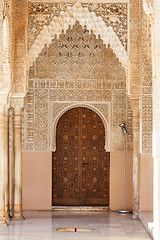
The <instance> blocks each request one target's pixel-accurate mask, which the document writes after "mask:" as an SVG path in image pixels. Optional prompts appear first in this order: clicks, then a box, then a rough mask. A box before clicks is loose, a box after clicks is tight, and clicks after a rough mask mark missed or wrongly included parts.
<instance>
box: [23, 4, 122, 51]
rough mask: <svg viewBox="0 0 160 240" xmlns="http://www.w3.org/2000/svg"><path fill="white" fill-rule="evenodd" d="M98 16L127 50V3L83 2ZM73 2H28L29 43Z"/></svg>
mask: <svg viewBox="0 0 160 240" xmlns="http://www.w3.org/2000/svg"><path fill="white" fill-rule="evenodd" d="M81 5H82V6H83V8H88V10H89V11H90V12H94V13H95V14H96V15H97V16H98V17H99V16H100V17H102V19H103V21H104V22H105V24H106V26H107V27H109V26H111V27H112V28H113V30H114V32H115V33H116V34H117V36H118V37H119V39H120V41H121V43H122V45H123V46H124V48H125V49H126V50H127V3H94V4H93V3H81ZM72 6H73V3H33V2H29V3H28V15H29V17H28V44H29V47H30V46H31V45H32V43H33V41H34V40H35V39H36V37H37V36H38V34H39V33H40V31H41V30H42V28H43V27H44V25H49V23H50V22H51V21H52V19H53V17H58V16H59V14H60V12H61V11H63V12H65V11H66V9H67V7H72Z"/></svg>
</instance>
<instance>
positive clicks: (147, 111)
mask: <svg viewBox="0 0 160 240" xmlns="http://www.w3.org/2000/svg"><path fill="white" fill-rule="evenodd" d="M151 42H152V40H151V20H150V17H149V16H148V15H147V14H146V13H145V10H144V9H142V152H143V153H151V152H152V56H151Z"/></svg>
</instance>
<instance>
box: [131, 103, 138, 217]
mask: <svg viewBox="0 0 160 240" xmlns="http://www.w3.org/2000/svg"><path fill="white" fill-rule="evenodd" d="M131 106H132V110H133V218H137V217H138V214H139V201H140V199H139V190H140V189H139V187H140V186H139V181H140V154H139V150H140V147H139V146H140V135H139V134H140V128H139V99H132V100H131Z"/></svg>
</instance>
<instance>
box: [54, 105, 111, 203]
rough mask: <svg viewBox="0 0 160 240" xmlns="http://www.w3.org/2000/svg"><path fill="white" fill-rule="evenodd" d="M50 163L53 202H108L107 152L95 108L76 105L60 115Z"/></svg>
mask: <svg viewBox="0 0 160 240" xmlns="http://www.w3.org/2000/svg"><path fill="white" fill-rule="evenodd" d="M52 166H53V167H52V170H53V174H52V176H53V185H52V186H53V195H52V196H53V198H52V199H53V200H52V203H53V205H105V206H108V205H109V153H106V152H105V149H104V125H103V122H102V120H101V119H100V117H99V116H98V115H97V114H96V113H95V112H93V111H92V110H90V109H88V108H84V107H78V108H73V109H71V110H69V111H67V112H65V113H64V114H63V115H62V117H61V118H60V119H59V121H58V124H57V149H56V152H54V153H53V164H52Z"/></svg>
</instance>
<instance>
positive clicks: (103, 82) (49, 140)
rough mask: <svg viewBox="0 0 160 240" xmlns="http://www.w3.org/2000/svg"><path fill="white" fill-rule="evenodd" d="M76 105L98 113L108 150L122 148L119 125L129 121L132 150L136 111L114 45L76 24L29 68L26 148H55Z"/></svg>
mask: <svg viewBox="0 0 160 240" xmlns="http://www.w3.org/2000/svg"><path fill="white" fill-rule="evenodd" d="M75 106H86V107H89V108H91V109H93V110H95V111H96V112H97V113H98V114H99V115H100V117H101V118H102V120H103V122H104V125H105V133H106V146H105V147H106V150H108V151H121V150H123V136H122V134H121V129H120V127H119V126H118V125H119V124H120V123H122V122H126V123H127V129H128V135H127V144H126V145H127V150H128V151H132V111H131V106H130V101H129V99H128V98H127V95H126V75H125V70H124V68H123V67H122V64H121V63H120V62H119V60H118V59H117V58H116V55H115V54H114V53H113V50H112V49H111V48H110V46H107V47H106V45H105V44H104V43H103V41H102V40H101V39H100V38H98V39H97V38H96V36H95V35H94V34H93V32H91V33H89V31H88V30H87V29H86V28H85V27H82V26H81V25H80V24H79V22H78V21H77V22H76V23H75V25H74V26H73V27H72V28H71V27H69V29H68V30H66V33H64V32H63V31H62V33H61V34H60V35H59V38H58V39H57V38H56V37H55V38H53V39H52V42H51V44H50V45H49V46H47V44H46V45H45V46H44V48H43V49H42V51H41V53H40V54H39V55H38V57H37V58H36V60H35V61H34V63H33V65H32V66H31V67H30V71H29V86H28V93H27V96H26V99H25V109H24V114H25V115H24V121H25V122H24V134H25V136H26V137H25V139H24V150H25V151H49V150H55V130H56V123H57V121H58V118H59V117H60V116H61V114H62V113H63V112H65V111H66V110H67V109H69V108H72V107H75ZM58 116H59V117H58Z"/></svg>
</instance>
